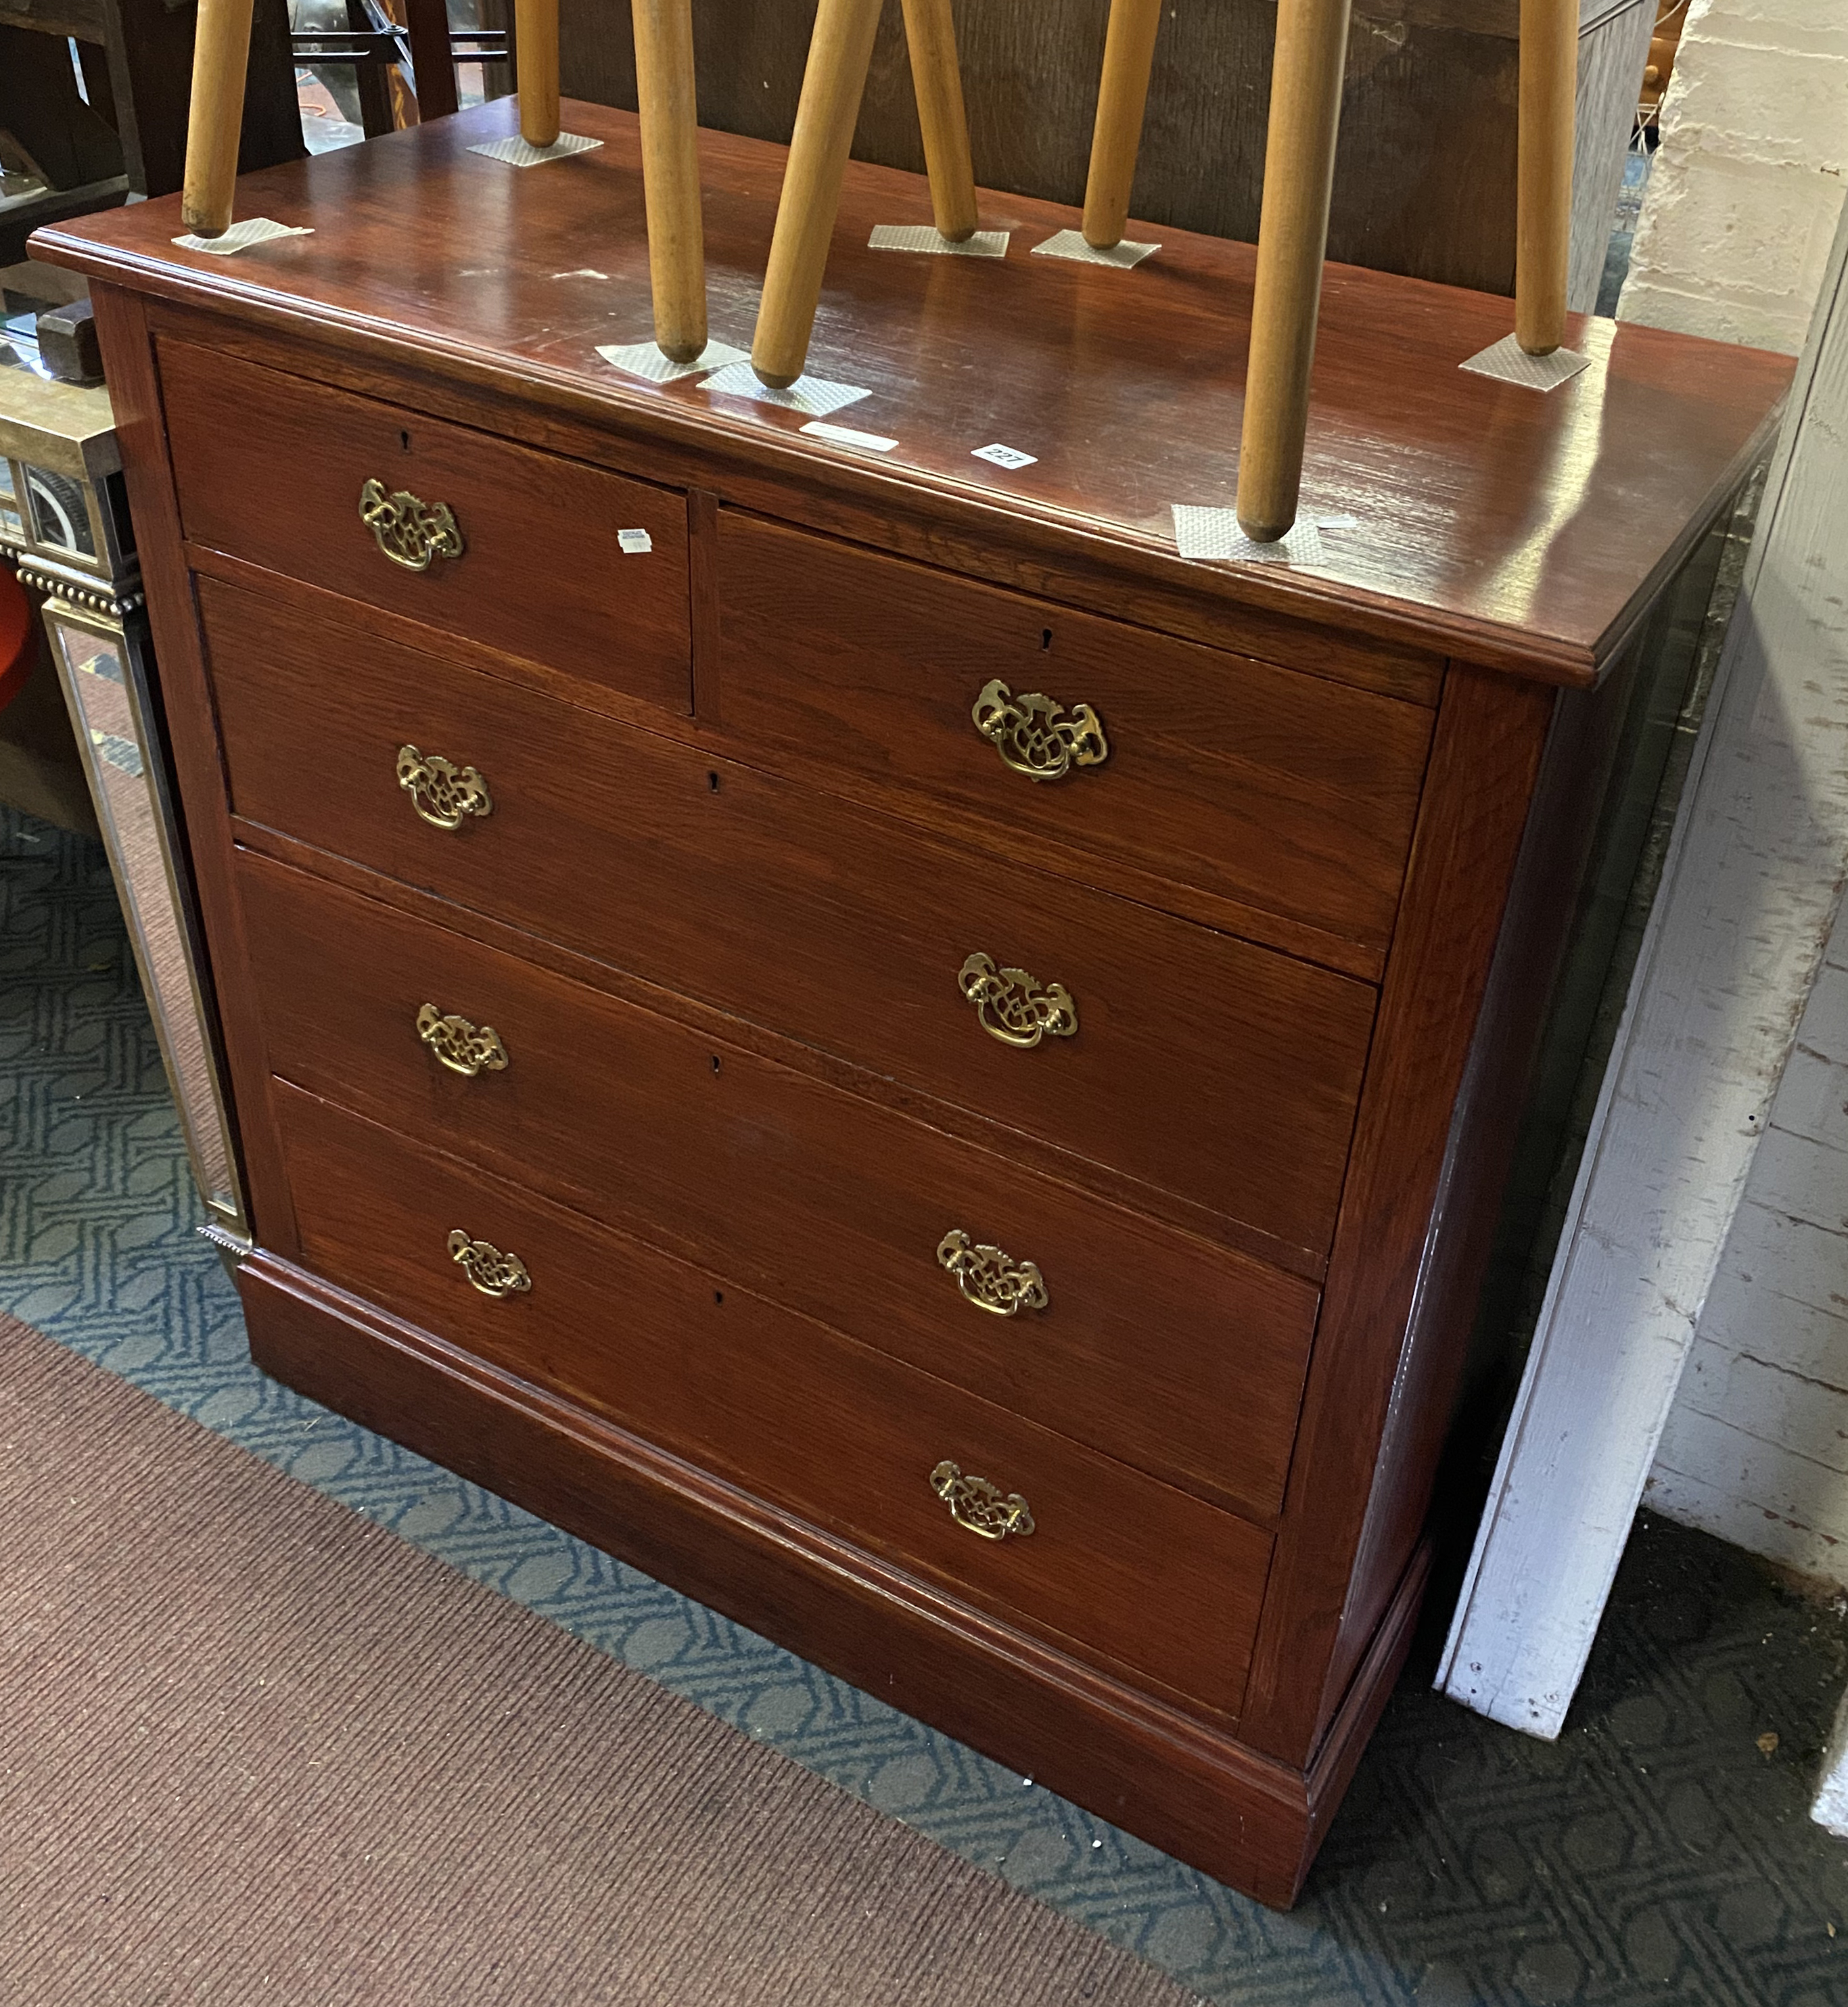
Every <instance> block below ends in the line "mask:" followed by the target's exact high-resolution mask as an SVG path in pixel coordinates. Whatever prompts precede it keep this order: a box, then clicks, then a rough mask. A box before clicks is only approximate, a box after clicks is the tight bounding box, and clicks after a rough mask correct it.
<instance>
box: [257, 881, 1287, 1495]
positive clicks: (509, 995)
mask: <svg viewBox="0 0 1848 2007" xmlns="http://www.w3.org/2000/svg"><path fill="white" fill-rule="evenodd" d="M238 873H239V882H240V886H241V889H242V897H243V906H244V915H245V939H246V941H247V943H248V944H249V950H250V956H251V964H252V975H253V976H254V978H255V981H256V991H257V996H258V1001H259V1007H260V1010H261V1012H262V1015H263V1024H264V1027H265V1031H266V1035H267V1039H268V1044H269V1052H270V1064H271V1066H272V1067H273V1069H274V1071H276V1072H277V1074H280V1075H281V1076H282V1077H283V1078H286V1079H287V1080H290V1081H294V1083H295V1084H296V1085H298V1086H301V1087H304V1088H308V1089H309V1090H310V1091H311V1092H313V1093H315V1094H316V1095H320V1096H322V1097H323V1098H324V1099H328V1100H332V1101H336V1102H340V1103H342V1104H343V1105H344V1106H347V1107H350V1108H354V1109H358V1111H359V1112H360V1113H362V1114H366V1115H369V1116H373V1117H374V1118H375V1119H376V1120H379V1121H382V1122H383V1123H386V1124H388V1125H390V1126H391V1127H398V1128H402V1129H404V1130H407V1131H408V1132H409V1133H410V1134H414V1135H415V1136H417V1137H418V1138H420V1139H421V1140H422V1141H425V1142H427V1143H428V1144H430V1145H432V1146H433V1147H434V1148H438V1149H440V1150H446V1151H449V1152H452V1153H453V1154H454V1155H459V1156H464V1157H467V1158H469V1159H471V1160H479V1161H481V1162H483V1163H485V1164H488V1165H489V1166H492V1167H493V1168H496V1169H499V1171H501V1172H502V1173H503V1175H505V1176H508V1177H510V1179H512V1180H513V1182H514V1183H517V1184H519V1185H520V1186H521V1187H526V1188H529V1189H531V1190H537V1191H540V1192H542V1193H544V1194H546V1195H548V1197H552V1198H555V1199H558V1200H560V1201H563V1202H564V1203H565V1204H566V1205H571V1206H573V1207H574V1208H576V1209H577V1211H579V1212H585V1213H588V1214H590V1215H592V1216H593V1217H594V1218H596V1219H601V1220H602V1221H605V1222H608V1223H609V1224H611V1225H613V1226H620V1227H624V1228H626V1229H630V1230H631V1231H633V1232H635V1233H639V1234H640V1235H641V1236H642V1237H643V1238H644V1239H646V1240H650V1241H651V1242H653V1243H654V1244H656V1245H658V1246H661V1247H666V1248H667V1249H668V1250H669V1251H670V1252H675V1253H679V1254H685V1255H686V1256H687V1257H689V1259H691V1260H693V1261H696V1262H697V1263H699V1264H700V1265H704V1266H706V1267H709V1268H722V1269H723V1270H724V1271H725V1273H727V1274H728V1275H731V1276H732V1277H733V1278H734V1279H735V1280H737V1281H739V1282H742V1283H746V1284H747V1285H749V1286H750V1287H751V1288H753V1289H756V1290H757V1291H759V1292H760V1293H762V1294H763V1295H765V1296H769V1297H771V1298H772V1299H774V1300H775V1301H777V1302H778V1303H784V1304H787V1305H788V1306H789V1307H791V1308H792V1309H795V1310H801V1311H802V1312H804V1313H806V1314H807V1315H809V1316H811V1317H817V1318H820V1320H821V1321H823V1322H824V1323H827V1324H832V1325H833V1326H834V1327H835V1328H836V1329H838V1330H840V1331H842V1332H846V1333H847V1334H848V1335H850V1336H852V1337H854V1338H857V1339H861V1340H862V1341H863V1342H866V1343H867V1344H869V1345H872V1346H876V1348H877V1349H880V1351H883V1352H886V1353H891V1354H893V1355H894V1356H897V1357H898V1358H901V1359H903V1360H907V1361H908V1362H909V1363H912V1365H915V1366H918V1367H922V1369H924V1370H926V1371H927V1372H931V1373H934V1374H936V1375H938V1376H939V1377H941V1378H943V1379H947V1380H949V1381H954V1383H955V1384H957V1385H958V1386H961V1387H964V1388H968V1390H969V1391H972V1392H974V1393H976V1394H979V1395H982V1396H984V1397H985V1398H986V1399H989V1400H992V1401H994V1402H998V1403H999V1404H1000V1406H1003V1407H1005V1408H1007V1409H1010V1410H1012V1411H1013V1412H1014V1413H1016V1414H1021V1415H1025V1416H1028V1417H1030V1418H1031V1419H1032V1420H1035V1421H1039V1422H1042V1423H1046V1425H1047V1426H1048V1427H1051V1428H1054V1429H1056V1430H1059V1431H1060V1433H1061V1434H1065V1435H1067V1436H1070V1437H1074V1438H1075V1439H1076V1440H1077V1441H1081V1442H1084V1443H1087V1444H1089V1445H1090V1446H1091V1447H1092V1448H1094V1449H1097V1450H1101V1451H1103V1452H1104V1453H1105V1454H1106V1455H1111V1456H1115V1457H1117V1458H1120V1459H1121V1460H1122V1461H1123V1462H1126V1463H1130V1464H1134V1465H1135V1466H1137V1468H1138V1469H1142V1470H1145V1471H1148V1472H1149V1473H1151V1475H1153V1476H1157V1477H1159V1478H1162V1479H1163V1480H1166V1481H1167V1482H1168V1483H1173V1484H1178V1485H1180V1486H1181V1487H1183V1489H1185V1490H1190V1491H1194V1492H1195V1493H1197V1494H1199V1495H1200V1496H1201V1497H1204V1498H1207V1499H1208V1500H1210V1501H1212V1502H1214V1503H1215V1504H1222V1505H1225V1506H1227V1507H1229V1508H1231V1509H1232V1510H1233V1511H1242V1512H1244V1513H1247V1514H1249V1515H1254V1516H1256V1517H1257V1518H1270V1517H1271V1516H1272V1515H1275V1513H1276V1512H1277V1511H1278V1510H1279V1509H1280V1508H1281V1506H1282V1501H1283V1486H1284V1480H1285V1476H1286V1474H1287V1473H1288V1470H1289V1455H1290V1448H1291V1444H1292V1442H1293V1439H1294V1436H1295V1431H1296V1413H1297V1409H1298V1406H1299V1403H1300V1399H1301V1395H1302V1388H1303V1374H1304V1372H1305V1370H1306V1368H1307V1363H1308V1357H1309V1342H1310V1334H1311V1332H1313V1330H1314V1322H1315V1312H1316V1304H1317V1292H1316V1290H1315V1289H1314V1286H1313V1285H1311V1284H1310V1283H1308V1282H1303V1281H1302V1280H1301V1279H1299V1278H1298V1277H1296V1276H1293V1275H1284V1274H1282V1273H1281V1272H1278V1270H1276V1269H1274V1268H1267V1267H1265V1266H1264V1265H1261V1264H1260V1263H1258V1262H1256V1261H1251V1260H1249V1259H1247V1258H1246V1257H1243V1256H1240V1255H1237V1254H1232V1253H1229V1252H1228V1251H1226V1250H1223V1249H1220V1248H1216V1247H1211V1246H1210V1245H1209V1244H1208V1243H1206V1242H1204V1241H1201V1240H1196V1239H1194V1237H1193V1236H1190V1235H1187V1234H1183V1233H1176V1232H1174V1231H1173V1229H1169V1228H1167V1227H1164V1226H1161V1225H1160V1224H1159V1222H1156V1221H1155V1220H1152V1219H1148V1218H1146V1217H1144V1216H1142V1215H1137V1214H1134V1213H1130V1212H1124V1211H1123V1210H1121V1209H1120V1208H1117V1207H1115V1206H1110V1205H1103V1204H1102V1203H1101V1202H1099V1201H1097V1200H1095V1199H1091V1198H1088V1197H1085V1196H1084V1194H1081V1193H1079V1192H1077V1191H1075V1190H1072V1189H1071V1188H1070V1187H1068V1186H1065V1185H1061V1184H1058V1183H1054V1182H1053V1181H1052V1180H1049V1179H1046V1178H1042V1177H1039V1176H1035V1175H1034V1174H1033V1173H1031V1172H1028V1171H1027V1170H1025V1169H1022V1168H1021V1166H1017V1165H1013V1164H1010V1163H1009V1162H1007V1160H1006V1159H1003V1158H1001V1157H998V1156H996V1155H992V1154H990V1153H989V1152H987V1151H985V1150H976V1149H972V1148H969V1147H968V1145H965V1144H961V1143H958V1142H956V1141H952V1140H951V1139H950V1138H948V1137H946V1136H944V1135H943V1134H941V1133H940V1132H939V1131H938V1130H934V1129H932V1128H929V1127H927V1126H926V1125H925V1124H924V1123H920V1122H917V1121H915V1120H909V1119H908V1118H907V1117H906V1116H902V1115H900V1114H898V1113H894V1112H893V1111H891V1110H890V1109H884V1108H881V1107H879V1106H875V1105H873V1104H871V1103H869V1102H862V1101H860V1100H859V1099H856V1098H855V1097H854V1096H853V1095H848V1094H845V1093H843V1092H841V1091H840V1090H839V1089H838V1088H833V1087H831V1086H828V1085H826V1084H825V1083H823V1082H821V1081H816V1080H814V1079H813V1078H809V1077H808V1076H806V1075H804V1074H799V1073H797V1072H795V1071H792V1069H790V1068H788V1067H783V1066H779V1065H777V1064H776V1063H774V1062H773V1061H771V1060H764V1059H762V1058H760V1057H758V1056H756V1055H754V1054H753V1053H748V1052H746V1051H742V1050H741V1049H738V1048H736V1047H734V1046H729V1045H721V1043H720V1042H718V1041H717V1040H715V1039H709V1038H707V1037H704V1036H702V1035H700V1033H698V1032H695V1031H693V1030H692V1029H690V1028H688V1027H687V1026H686V1025H680V1024H677V1023H675V1022H674V1021H672V1020H671V1019H668V1018H661V1017H658V1016H656V1015H655V1014H654V1013H653V1012H651V1011H643V1010H639V1009H637V1007H635V1006H634V1005H633V1004H630V1003H624V1002H622V1001H621V1000H619V999H617V998H615V997H612V996H605V995H603V994H601V993H599V992H598V991H595V990H593V989H586V988H584V986H581V985H580V984H578V983H575V982H570V981H568V980H566V979H565V978H563V977H562V976H559V975H553V974H551V973H549V972H547V971H545V970H543V969H539V968H534V967H533V966H532V965H531V964H529V963H526V962H523V961H518V960H517V959H516V958H513V956H511V955H507V954H501V953H500V952H499V951H497V950H495V949H492V948H488V947H482V946H481V945H480V944H478V943H477V942H474V941H471V940H467V939H466V938H464V936H461V935H459V934H456V933H451V932H450V931H449V930H448V929H446V928H443V927H438V926H432V925H430V924H428V922H425V921H421V920H418V919H411V918H410V917H409V916H408V915H404V914H402V913H399V912H394V911H393V910H392V909H391V908H388V907H386V906H384V905H380V904H379V903H378V902H377V901H374V900H372V899H367V898H360V897H359V896H358V895H357V894H354V893H351V892H347V891H340V890H337V888H335V887H332V886H329V885H326V884H322V883H321V882H320V881H319V880H316V879H313V878H310V877H306V876H305V875H304V874H303V873H301V872H299V871H295V870H293V869H290V868H289V867H288V866H285V865H281V864H278V863H276V862H273V861H272V860H270V859H266V858H261V857H257V856H254V855H250V854H249V853H245V854H243V855H241V856H240V858H239V859H238ZM995 1249H1000V1250H1004V1257H1005V1258H1002V1257H996V1255H995V1254H992V1253H990V1252H988V1251H985V1250H995Z"/></svg>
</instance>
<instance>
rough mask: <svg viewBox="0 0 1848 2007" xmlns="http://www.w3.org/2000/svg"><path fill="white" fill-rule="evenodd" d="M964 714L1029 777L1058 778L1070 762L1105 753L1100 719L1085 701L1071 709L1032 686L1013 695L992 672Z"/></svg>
mask: <svg viewBox="0 0 1848 2007" xmlns="http://www.w3.org/2000/svg"><path fill="white" fill-rule="evenodd" d="M969 715H970V716H971V717H972V718H974V720H975V729H976V730H977V731H978V732H980V733H981V734H982V737H983V738H984V739H987V740H988V741H989V742H990V743H991V744H992V745H993V746H994V747H995V749H996V750H997V751H998V752H999V753H1000V756H1001V761H1002V764H1003V766H1007V767H1011V768H1012V769H1013V770H1014V772H1015V773H1017V774H1025V775H1026V777H1027V778H1028V780H1029V781H1063V779H1064V778H1065V777H1066V775H1067V774H1069V773H1070V771H1071V770H1072V768H1073V767H1101V766H1102V764H1104V762H1105V761H1106V760H1107V759H1109V757H1110V742H1109V740H1108V739H1106V738H1105V736H1104V721H1103V720H1102V718H1099V716H1098V714H1097V713H1096V712H1095V711H1093V710H1092V708H1091V707H1090V705H1089V704H1074V705H1073V707H1072V710H1071V714H1070V717H1069V718H1068V717H1067V715H1066V714H1065V707H1064V705H1063V704H1055V703H1054V702H1053V700H1052V699H1051V698H1050V697H1042V696H1041V695H1040V694H1039V692H1038V691H1037V690H1032V691H1029V692H1028V693H1027V695H1025V697H1016V696H1015V695H1014V693H1013V692H1012V691H1011V690H1009V688H1008V687H1007V685H1006V684H1005V683H1003V682H1002V680H1001V679H1000V677H999V676H996V678H995V679H994V680H993V682H992V683H985V684H984V685H983V686H982V694H981V695H980V696H979V697H977V698H976V700H975V704H974V705H973V707H972V709H971V710H970V712H969Z"/></svg>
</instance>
